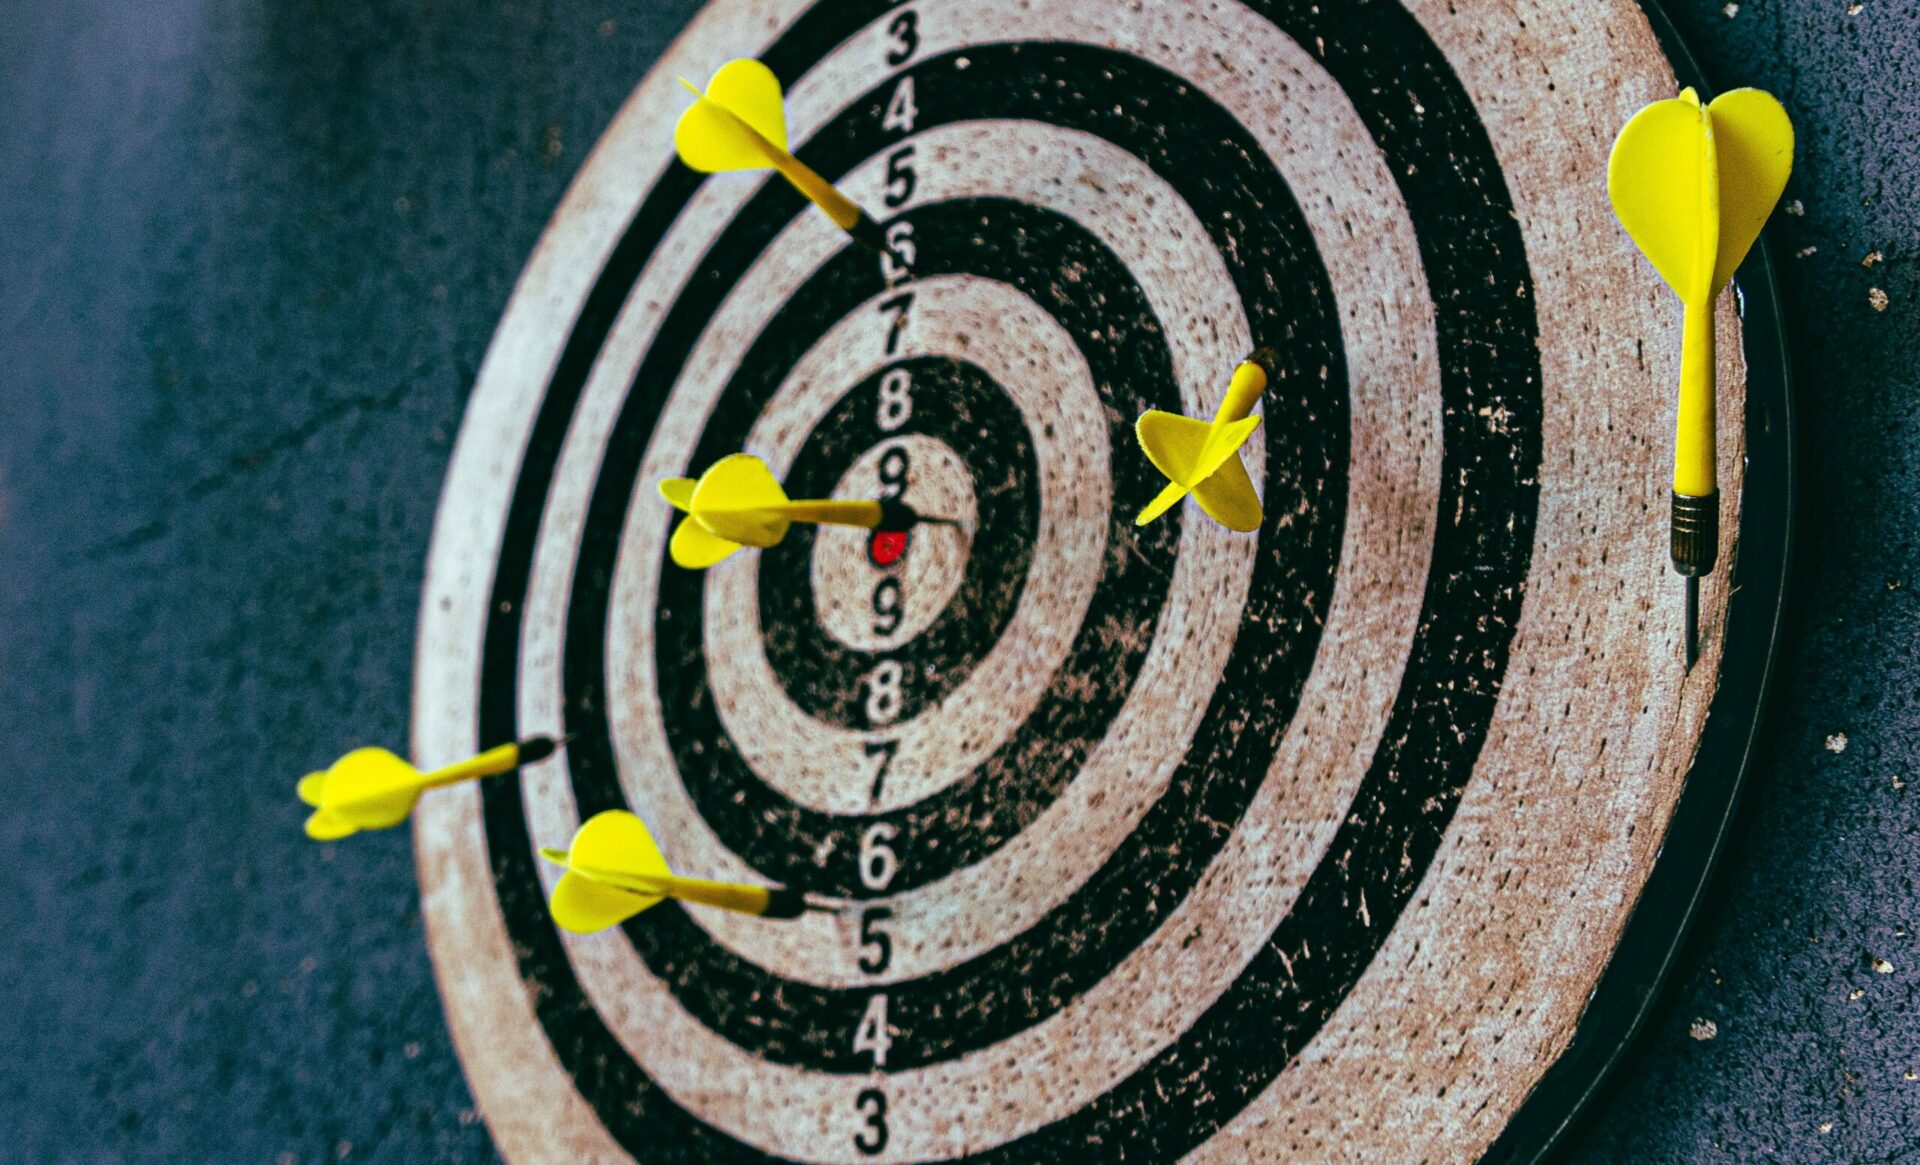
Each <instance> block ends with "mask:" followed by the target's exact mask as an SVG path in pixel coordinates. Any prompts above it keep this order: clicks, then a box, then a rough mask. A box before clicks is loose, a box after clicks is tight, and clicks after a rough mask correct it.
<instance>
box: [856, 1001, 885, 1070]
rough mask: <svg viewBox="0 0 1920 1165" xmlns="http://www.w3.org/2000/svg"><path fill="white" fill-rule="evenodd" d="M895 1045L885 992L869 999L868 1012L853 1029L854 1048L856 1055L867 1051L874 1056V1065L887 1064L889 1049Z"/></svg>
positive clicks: (883, 1065) (880, 1066) (882, 1066)
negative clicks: (889, 1026)
mask: <svg viewBox="0 0 1920 1165" xmlns="http://www.w3.org/2000/svg"><path fill="white" fill-rule="evenodd" d="M892 1046H893V1036H892V1034H891V1033H889V1032H888V1031H887V996H886V993H885V992H882V993H880V994H878V995H875V996H874V997H873V998H871V999H869V1000H867V1013H866V1015H864V1016H862V1017H861V1019H860V1026H859V1027H857V1028H855V1029H854V1030H853V1050H854V1053H855V1054H856V1055H858V1054H859V1053H861V1052H866V1053H868V1054H870V1055H872V1056H873V1066H874V1067H876V1068H884V1067H886V1066H887V1049H888V1048H891V1047H892Z"/></svg>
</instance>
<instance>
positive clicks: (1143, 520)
mask: <svg viewBox="0 0 1920 1165" xmlns="http://www.w3.org/2000/svg"><path fill="white" fill-rule="evenodd" d="M1278 360H1279V355H1278V354H1277V353H1276V352H1274V350H1273V349H1272V348H1261V349H1258V350H1257V351H1255V352H1254V353H1253V355H1251V356H1248V357H1247V358H1246V359H1245V360H1242V361H1241V362H1240V364H1239V366H1238V367H1236V368H1235V369H1234V370H1233V379H1232V380H1231V381H1229V382H1228V384H1227V395H1226V397H1225V398H1224V399H1223V400H1221V402H1220V408H1219V410H1218V411H1217V412H1215V413H1214V414H1213V420H1211V421H1197V420H1194V419H1193V418H1192V417H1183V416H1181V415H1180V414H1178V413H1168V412H1162V411H1160V410H1159V409H1151V410H1149V411H1147V412H1145V413H1142V414H1141V415H1140V421H1139V423H1138V424H1137V425H1135V426H1134V432H1135V433H1136V434H1137V435H1138V436H1139V438H1140V448H1141V449H1143V450H1145V451H1146V454H1147V460H1149V461H1151V462H1153V467H1154V468H1155V469H1158V470H1159V471H1160V472H1161V473H1163V474H1165V475H1166V478H1167V482H1168V484H1167V488H1165V489H1163V490H1161V491H1160V494H1159V496H1158V497H1156V498H1154V499H1153V500H1152V501H1151V502H1148V503H1147V508H1146V509H1144V510H1141V511H1140V516H1139V517H1138V518H1136V519H1135V520H1134V524H1135V525H1139V526H1144V525H1146V524H1147V523H1148V522H1151V521H1153V520H1154V519H1155V518H1157V517H1159V516H1160V515H1162V514H1164V513H1166V512H1167V511H1168V510H1170V509H1172V508H1173V507H1174V506H1175V505H1177V504H1179V501H1180V499H1181V498H1184V497H1186V496H1187V495H1188V494H1192V495H1193V500H1194V501H1196V502H1199V503H1200V508H1201V509H1202V510H1204V511H1206V513H1207V516H1208V517H1210V518H1212V519H1213V520H1214V521H1216V522H1218V523H1220V524H1221V525H1222V526H1225V527H1226V528H1227V529H1229V530H1239V531H1242V532H1244V531H1248V530H1258V529H1259V528H1260V522H1261V519H1262V513H1261V510H1260V498H1259V495H1257V494H1255V493H1254V492H1253V479H1252V478H1250V477H1248V476H1247V467H1246V465H1245V464H1244V463H1242V462H1241V460H1240V447H1241V446H1242V445H1244V444H1246V442H1247V438H1248V437H1250V436H1252V435H1253V431H1254V429H1256V428H1258V427H1259V425H1260V418H1259V417H1255V416H1249V415H1248V414H1250V413H1252V412H1253V406H1254V405H1255V403H1257V402H1258V401H1259V400H1260V394H1261V393H1263V392H1265V391H1266V390H1267V382H1268V381H1269V380H1271V379H1272V378H1273V370H1274V366H1275V364H1276V363H1277V361H1278Z"/></svg>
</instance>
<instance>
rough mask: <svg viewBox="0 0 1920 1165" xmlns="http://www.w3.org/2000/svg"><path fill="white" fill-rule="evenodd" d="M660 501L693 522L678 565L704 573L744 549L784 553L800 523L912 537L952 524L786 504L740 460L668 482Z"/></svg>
mask: <svg viewBox="0 0 1920 1165" xmlns="http://www.w3.org/2000/svg"><path fill="white" fill-rule="evenodd" d="M659 489H660V496H661V497H663V498H665V499H666V500H667V501H668V502H670V503H671V504H672V505H673V507H674V508H675V509H677V510H679V511H681V512H682V513H684V514H686V515H687V516H686V517H685V518H684V519H682V520H681V522H680V526H679V528H678V529H676V530H674V532H673V541H672V543H671V544H670V545H669V546H668V550H669V552H670V553H671V554H672V555H673V561H674V562H675V563H676V564H677V565H679V566H683V567H685V568H687V569H688V570H704V569H706V568H707V567H709V566H712V565H714V564H715V563H717V562H720V561H721V560H723V559H725V558H726V557H727V556H728V555H730V554H732V553H733V552H734V551H736V550H738V549H740V548H741V547H742V546H758V547H762V548H765V547H768V546H777V545H779V543H780V540H781V539H782V538H785V537H786V536H787V529H788V528H789V527H790V526H791V525H792V524H793V523H795V522H818V523H825V524H828V525H834V526H856V527H859V528H861V529H864V530H905V529H908V528H910V527H912V526H914V525H916V524H918V523H922V522H930V523H936V524H942V525H950V524H951V523H950V521H949V520H948V519H945V518H928V517H922V516H921V515H920V514H919V513H917V512H915V511H914V509H913V507H912V506H909V505H907V504H906V503H905V502H902V501H897V500H890V501H863V500H846V501H842V500H837V499H831V498H827V499H817V500H803V501H795V500H793V499H791V498H789V497H787V493H786V491H785V490H783V489H781V488H780V482H779V481H778V480H777V479H776V478H775V477H774V476H773V471H772V470H770V469H768V468H767V463H766V462H764V461H762V460H760V459H759V458H758V457H754V456H752V455H751V454H747V453H734V454H730V455H729V456H726V457H722V458H721V459H720V460H718V461H716V462H714V463H713V466H712V467H711V468H709V469H708V470H707V471H706V472H705V473H703V474H701V475H700V480H699V481H694V480H693V479H692V478H687V477H669V478H666V479H665V480H663V481H661V482H660V485H659Z"/></svg>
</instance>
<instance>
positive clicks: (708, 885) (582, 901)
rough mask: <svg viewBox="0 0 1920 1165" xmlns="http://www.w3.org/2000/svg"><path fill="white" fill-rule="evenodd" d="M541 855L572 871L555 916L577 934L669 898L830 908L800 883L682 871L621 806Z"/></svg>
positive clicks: (754, 907) (795, 911)
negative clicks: (758, 882)
mask: <svg viewBox="0 0 1920 1165" xmlns="http://www.w3.org/2000/svg"><path fill="white" fill-rule="evenodd" d="M540 856H541V857H543V858H545V859H547V860H548V861H550V862H552V863H554V864H555V865H557V866H561V867H563V868H564V869H565V870H566V871H567V872H566V873H564V874H562V875H560V881H559V882H558V883H557V884H555V886H554V888H553V898H552V901H551V903H550V907H551V909H552V912H553V921H554V923H555V924H556V925H558V926H559V927H560V928H561V929H562V930H567V931H571V932H573V933H574V934H595V933H597V932H599V931H603V930H605V929H607V928H608V927H610V926H616V925H618V924H619V923H622V922H625V921H626V920H627V919H629V918H632V917H633V916H634V915H636V914H639V913H640V912H641V911H643V910H647V909H649V908H651V907H653V906H657V905H659V904H660V902H662V901H663V900H665V899H668V898H672V899H674V900H675V901H678V902H689V903H693V904H695V905H699V906H716V907H719V908H720V909H722V910H731V911H734V912H736V913H739V914H752V915H756V916H758V917H761V918H798V917H799V916H800V915H802V914H804V913H806V912H807V911H810V910H812V911H831V910H832V907H828V906H823V905H820V904H817V903H814V902H810V901H808V899H807V896H806V895H805V894H803V893H801V892H800V891H798V890H786V889H781V888H778V887H770V886H753V885H748V884H746V883H742V882H709V881H706V880H704V879H701V878H682V877H680V876H679V875H677V874H675V873H674V872H673V870H672V869H671V868H670V867H669V866H668V865H667V859H666V857H665V855H663V854H661V852H660V847H659V846H658V845H656V844H655V843H654V840H653V834H651V833H650V832H648V830H647V826H646V823H645V822H643V821H641V820H640V819H639V818H638V817H636V816H634V815H633V814H632V813H629V812H627V811H626V810H624V809H609V810H607V811H605V812H604V813H598V814H595V815H594V816H593V817H592V818H591V819H589V820H588V821H587V823H586V824H584V825H582V826H581V827H580V829H579V832H577V833H575V834H574V835H573V845H572V847H571V848H569V849H565V850H557V849H542V850H541V851H540Z"/></svg>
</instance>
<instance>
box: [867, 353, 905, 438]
mask: <svg viewBox="0 0 1920 1165" xmlns="http://www.w3.org/2000/svg"><path fill="white" fill-rule="evenodd" d="M912 416H913V377H912V375H910V374H909V373H908V372H907V370H906V369H904V368H893V369H889V370H888V371H887V374H886V375H885V376H882V377H881V378H880V407H879V409H878V410H877V411H876V412H875V414H874V418H873V419H874V423H875V424H877V425H879V426H880V431H881V432H883V433H891V432H893V431H894V430H895V429H897V428H899V427H900V426H902V425H904V424H906V423H907V420H908V418H910V417H912Z"/></svg>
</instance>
